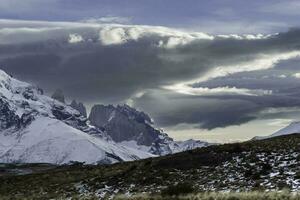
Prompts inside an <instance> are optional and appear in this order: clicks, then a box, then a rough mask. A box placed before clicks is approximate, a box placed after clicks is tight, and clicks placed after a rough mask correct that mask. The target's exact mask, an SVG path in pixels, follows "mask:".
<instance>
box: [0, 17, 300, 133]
mask: <svg viewBox="0 0 300 200" xmlns="http://www.w3.org/2000/svg"><path fill="white" fill-rule="evenodd" d="M1 23H2V26H1V27H3V28H2V29H0V52H1V55H0V66H1V68H2V69H4V70H6V71H8V72H9V73H11V74H13V75H15V76H17V77H19V78H21V79H23V80H27V81H31V82H33V83H36V84H38V85H40V86H41V87H44V88H46V89H48V91H51V90H52V91H53V90H54V89H56V88H61V89H63V90H64V91H65V93H66V94H67V95H68V96H70V97H72V98H77V99H80V100H83V101H86V102H89V103H95V102H98V101H100V102H105V103H118V102H126V101H127V100H128V99H131V100H132V101H133V103H134V104H135V105H136V106H138V107H140V108H142V109H144V110H145V111H147V112H150V113H151V114H152V115H153V116H154V119H155V120H156V121H158V123H159V124H161V125H164V126H171V125H176V124H178V123H191V124H199V127H203V128H208V129H212V128H215V127H224V126H228V125H232V124H241V123H244V122H246V121H249V120H251V119H254V118H255V117H257V116H256V114H257V113H258V112H259V111H261V110H262V109H264V108H268V107H286V106H289V105H293V106H298V99H297V98H296V97H295V96H291V97H290V98H284V97H283V96H281V94H282V93H276V94H274V95H263V96H261V97H260V96H259V97H257V96H245V95H231V96H224V95H219V96H214V97H211V96H210V97H207V96H200V97H199V96H196V97H195V96H190V95H184V94H176V91H166V90H163V89H161V87H162V86H164V85H172V84H176V83H179V82H182V81H190V80H193V79H197V78H201V77H202V76H205V75H207V74H208V73H209V72H211V71H213V70H215V69H220V68H221V69H222V70H225V71H226V70H228V72H234V70H235V69H232V66H239V65H243V64H244V63H248V62H249V63H250V67H247V69H244V70H246V71H250V70H252V69H251V67H252V66H251V63H252V62H253V61H255V60H257V59H260V58H261V56H266V55H267V56H269V57H270V58H272V57H276V56H278V55H285V54H289V53H291V52H295V51H299V50H300V30H298V29H293V30H290V31H289V32H285V33H280V34H277V35H272V36H269V37H265V38H264V37H254V36H243V37H238V36H211V35H207V34H204V33H189V32H184V31H178V30H174V29H167V28H164V27H149V26H134V25H132V26H124V25H99V24H84V23H42V22H35V23H32V22H26V23H25V22H9V21H0V24H1ZM70 34H76V37H77V39H75V40H73V42H72V43H70ZM288 58H289V57H288ZM267 60H268V59H267ZM264 62H266V61H264ZM254 64H255V65H257V63H254ZM267 64H268V63H267ZM271 64H272V63H271ZM259 65H262V66H253V69H260V68H262V69H264V65H265V63H259ZM218 67H219V68H218ZM269 67H272V65H271V66H269ZM248 73H250V72H248ZM246 75H247V74H246ZM226 77H227V76H226ZM226 77H225V79H224V80H221V79H218V78H216V79H212V80H211V83H209V82H204V83H200V84H199V85H197V87H211V88H214V87H221V86H230V87H238V88H240V87H241V88H249V89H265V88H267V87H264V83H261V82H249V83H247V81H240V85H239V84H238V83H239V81H238V82H237V83H235V82H230V79H226ZM214 81H216V82H214ZM243 83H245V84H244V85H243ZM246 83H247V84H246ZM287 83H288V82H287ZM293 83H295V87H296V88H297V86H298V82H297V81H295V82H293ZM253 85H256V86H255V87H254V86H253ZM283 85H285V83H284V84H283ZM194 87H195V85H194ZM139 92H143V93H144V95H139V96H138V97H134V96H135V94H137V93H139ZM275 95H276V98H274V96H275ZM170 99H171V100H172V101H170Z"/></svg>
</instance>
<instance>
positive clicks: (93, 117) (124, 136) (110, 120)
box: [89, 105, 160, 146]
mask: <svg viewBox="0 0 300 200" xmlns="http://www.w3.org/2000/svg"><path fill="white" fill-rule="evenodd" d="M89 120H90V121H91V123H92V125H94V126H97V127H103V128H104V129H105V130H106V131H107V133H108V135H110V137H111V138H112V139H113V140H114V141H116V142H122V141H129V140H134V141H137V144H138V145H146V146H150V145H151V144H152V143H153V142H154V141H155V140H156V139H157V138H158V136H159V135H160V131H158V130H156V129H155V128H153V127H152V126H151V124H152V121H151V119H150V117H149V116H148V115H147V114H145V113H143V112H139V111H137V110H135V109H134V108H131V107H129V106H127V105H124V106H119V105H118V106H117V107H114V106H112V105H108V106H104V105H95V106H93V108H92V110H91V113H90V116H89Z"/></svg>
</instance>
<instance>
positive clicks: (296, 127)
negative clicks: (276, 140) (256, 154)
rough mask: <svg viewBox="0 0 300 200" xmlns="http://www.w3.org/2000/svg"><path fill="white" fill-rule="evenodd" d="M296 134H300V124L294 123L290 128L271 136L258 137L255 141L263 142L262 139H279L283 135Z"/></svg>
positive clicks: (287, 127)
mask: <svg viewBox="0 0 300 200" xmlns="http://www.w3.org/2000/svg"><path fill="white" fill-rule="evenodd" d="M294 133H300V122H292V123H290V124H289V125H288V126H286V127H284V128H282V129H280V130H278V131H276V132H275V133H273V134H271V135H269V136H257V137H254V138H253V139H254V140H255V139H256V140H261V139H267V138H272V137H278V136H282V135H290V134H294Z"/></svg>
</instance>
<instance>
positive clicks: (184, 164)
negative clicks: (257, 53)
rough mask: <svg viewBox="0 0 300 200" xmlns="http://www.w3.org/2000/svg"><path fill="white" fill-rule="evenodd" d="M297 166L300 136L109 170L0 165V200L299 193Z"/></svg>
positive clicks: (204, 150)
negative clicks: (126, 195)
mask: <svg viewBox="0 0 300 200" xmlns="http://www.w3.org/2000/svg"><path fill="white" fill-rule="evenodd" d="M299 166H300V134H296V135H289V136H282V137H277V138H272V139H268V140H262V141H250V142H244V143H236V144H226V145H219V146H210V147H207V148H201V149H195V150H192V151H187V152H182V153H178V154H174V155H169V156H165V157H159V158H150V159H146V160H141V161H135V162H125V163H118V164H114V165H109V166H86V165H80V164H75V165H72V166H51V165H46V164H40V165H39V164H35V165H18V166H15V165H9V166H4V165H2V166H1V165H0V183H1V184H0V197H1V198H0V199H4V198H9V197H12V198H14V197H15V198H17V199H18V198H19V199H20V198H23V197H32V196H34V197H36V198H41V199H45V198H58V197H61V198H66V197H83V196H89V197H91V198H92V197H110V196H111V195H116V194H141V193H143V192H146V193H148V194H149V193H150V194H156V195H160V194H162V195H164V196H168V195H177V194H185V193H191V192H192V193H198V192H204V191H205V192H207V191H212V192H213V191H235V192H242V191H245V192H246V191H273V190H274V191H275V190H283V189H286V190H289V191H299V190H300V167H299ZM22 170H23V171H25V172H27V173H22V172H23V171H22ZM1 172H2V173H1ZM151 197H154V196H152V195H151ZM161 198H163V197H161ZM196 199H197V198H196ZM225 199H226V198H225ZM233 199H236V198H233Z"/></svg>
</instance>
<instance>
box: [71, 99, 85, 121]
mask: <svg viewBox="0 0 300 200" xmlns="http://www.w3.org/2000/svg"><path fill="white" fill-rule="evenodd" d="M70 106H71V107H72V108H74V109H75V110H78V111H79V112H80V114H82V115H83V116H84V117H87V112H86V107H85V106H84V105H83V103H81V102H78V103H77V102H76V100H72V102H71V104H70Z"/></svg>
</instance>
